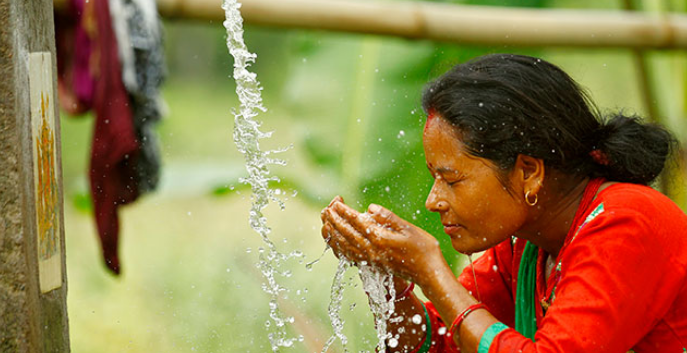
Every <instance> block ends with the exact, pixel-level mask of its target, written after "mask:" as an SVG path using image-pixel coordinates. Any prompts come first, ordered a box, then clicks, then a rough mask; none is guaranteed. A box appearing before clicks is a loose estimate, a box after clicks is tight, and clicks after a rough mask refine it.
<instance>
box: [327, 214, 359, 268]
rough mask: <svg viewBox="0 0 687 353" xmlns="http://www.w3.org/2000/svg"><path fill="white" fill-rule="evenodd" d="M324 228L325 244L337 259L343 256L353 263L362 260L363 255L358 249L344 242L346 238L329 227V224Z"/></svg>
mask: <svg viewBox="0 0 687 353" xmlns="http://www.w3.org/2000/svg"><path fill="white" fill-rule="evenodd" d="M325 227H326V229H323V234H325V233H326V236H327V239H326V241H327V244H328V245H329V247H331V248H332V251H333V252H334V255H336V257H337V258H340V257H341V256H343V257H344V258H346V259H348V260H349V261H352V262H354V263H355V262H359V261H360V260H361V259H363V255H362V252H361V251H360V249H359V248H358V247H355V246H351V244H350V243H349V242H348V241H347V240H346V238H345V237H344V236H343V235H341V233H340V232H338V231H337V230H336V229H334V228H333V227H332V226H331V223H327V225H326V226H325ZM325 227H323V228H325Z"/></svg>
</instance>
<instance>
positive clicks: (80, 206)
mask: <svg viewBox="0 0 687 353" xmlns="http://www.w3.org/2000/svg"><path fill="white" fill-rule="evenodd" d="M72 206H73V207H74V209H75V210H77V211H79V212H81V213H84V214H92V213H93V200H92V199H91V195H90V194H87V193H85V192H75V193H73V194H72Z"/></svg>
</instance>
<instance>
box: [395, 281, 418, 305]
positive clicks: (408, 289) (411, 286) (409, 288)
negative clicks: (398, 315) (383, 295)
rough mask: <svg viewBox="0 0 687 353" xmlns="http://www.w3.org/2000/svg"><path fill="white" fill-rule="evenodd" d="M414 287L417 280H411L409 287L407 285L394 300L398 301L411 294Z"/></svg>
mask: <svg viewBox="0 0 687 353" xmlns="http://www.w3.org/2000/svg"><path fill="white" fill-rule="evenodd" d="M414 288H415V282H410V284H409V285H408V287H406V289H404V290H403V292H401V294H399V295H397V296H396V297H395V298H394V301H395V302H397V301H399V300H402V299H404V298H405V297H407V296H409V295H410V292H412V291H413V289H414Z"/></svg>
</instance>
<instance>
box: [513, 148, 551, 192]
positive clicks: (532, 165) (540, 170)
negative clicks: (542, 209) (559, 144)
mask: <svg viewBox="0 0 687 353" xmlns="http://www.w3.org/2000/svg"><path fill="white" fill-rule="evenodd" d="M513 171H514V172H515V173H514V174H513V177H515V179H516V180H514V181H515V182H517V183H518V184H520V185H521V187H522V189H521V190H522V192H523V194H524V193H526V192H529V193H530V194H531V195H536V194H538V193H539V190H541V188H542V185H544V178H545V176H546V173H545V167H544V160H542V159H539V158H534V157H531V156H527V155H524V154H519V155H518V157H517V159H516V160H515V166H514V168H513Z"/></svg>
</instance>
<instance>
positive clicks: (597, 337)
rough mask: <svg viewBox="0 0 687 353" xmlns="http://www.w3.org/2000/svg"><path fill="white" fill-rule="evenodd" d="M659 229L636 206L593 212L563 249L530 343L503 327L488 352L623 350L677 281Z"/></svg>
mask: <svg viewBox="0 0 687 353" xmlns="http://www.w3.org/2000/svg"><path fill="white" fill-rule="evenodd" d="M665 233H666V232H662V233H661V232H660V231H656V230H655V229H652V227H651V226H650V223H649V222H648V220H647V216H645V215H643V214H641V213H639V212H636V211H632V210H610V211H609V210H606V212H604V213H601V214H600V215H598V216H597V217H596V218H594V219H593V220H592V221H590V222H589V223H588V224H587V225H586V226H585V227H584V228H582V229H581V230H580V232H579V234H578V235H577V236H576V238H575V239H574V240H573V242H572V243H571V244H570V245H569V246H568V249H566V250H565V252H564V253H563V257H562V259H561V265H562V266H561V268H562V273H561V274H562V275H561V280H560V282H559V284H558V286H557V289H556V291H555V299H554V302H553V304H552V305H551V307H550V308H549V310H548V312H547V313H546V316H545V317H544V318H543V319H542V321H541V327H540V328H539V329H538V330H537V333H536V334H535V340H534V342H532V341H531V340H529V339H527V338H525V337H523V336H522V335H520V334H519V333H517V332H516V331H515V330H512V329H507V330H504V331H502V332H501V333H500V334H498V335H497V336H496V337H495V339H494V341H493V342H492V344H491V346H490V347H489V352H490V353H502V352H522V353H534V352H547V353H549V352H551V353H553V352H565V353H577V352H579V353H582V352H598V353H603V352H627V351H628V350H629V349H631V348H632V347H633V345H635V344H636V343H637V342H638V341H639V340H640V339H641V338H642V337H644V336H645V335H646V334H647V333H648V332H649V331H650V330H651V328H652V327H653V326H654V325H656V323H657V322H658V321H659V320H660V318H661V317H662V316H663V315H665V313H666V311H667V310H668V309H669V307H670V305H671V303H672V302H673V301H674V299H675V298H674V296H675V293H676V291H675V290H674V288H676V287H677V286H679V284H678V282H680V283H681V280H680V278H678V277H681V275H678V274H676V272H678V271H671V264H670V260H669V259H668V258H669V257H668V256H663V254H664V253H665V252H666V251H667V249H666V248H667V247H669V245H668V243H667V242H666V241H665V239H666V238H667V235H666V234H665Z"/></svg>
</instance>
